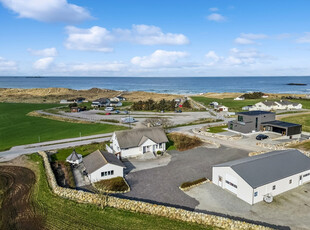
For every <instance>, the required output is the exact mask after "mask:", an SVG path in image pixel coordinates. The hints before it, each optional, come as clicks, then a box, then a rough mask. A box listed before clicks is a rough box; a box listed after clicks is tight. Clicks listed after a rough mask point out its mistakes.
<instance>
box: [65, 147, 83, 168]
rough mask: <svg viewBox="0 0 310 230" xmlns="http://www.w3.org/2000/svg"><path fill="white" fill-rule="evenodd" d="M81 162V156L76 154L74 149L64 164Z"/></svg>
mask: <svg viewBox="0 0 310 230" xmlns="http://www.w3.org/2000/svg"><path fill="white" fill-rule="evenodd" d="M82 161H83V158H82V155H81V154H78V153H77V152H76V151H75V149H74V150H73V152H72V153H71V154H70V155H69V156H68V157H67V158H66V162H69V163H70V164H76V165H78V164H80V163H81V162H82Z"/></svg>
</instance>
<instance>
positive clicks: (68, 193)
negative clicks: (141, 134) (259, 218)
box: [38, 151, 270, 230]
mask: <svg viewBox="0 0 310 230" xmlns="http://www.w3.org/2000/svg"><path fill="white" fill-rule="evenodd" d="M38 153H39V154H40V155H41V156H42V158H43V161H44V166H45V170H46V175H47V179H48V182H49V185H50V187H51V189H52V191H53V192H54V193H55V194H57V195H59V196H61V197H63V198H67V199H71V200H74V201H77V202H80V203H91V204H95V205H98V206H102V207H104V206H109V207H113V208H118V209H124V210H128V211H133V212H140V213H146V214H150V215H157V216H163V217H167V218H171V219H175V220H181V221H186V222H193V223H198V224H202V225H206V226H207V225H210V226H215V227H219V228H223V229H257V230H263V229H270V228H267V227H264V226H260V225H255V224H249V223H246V222H242V221H237V220H231V219H228V218H225V217H220V216H215V215H209V214H204V213H198V212H191V211H187V210H184V209H180V208H174V207H167V206H164V205H156V204H151V203H147V202H141V201H134V200H128V199H122V198H117V197H112V196H107V195H102V194H93V193H88V192H84V191H77V190H74V189H68V188H62V187H60V186H58V185H57V182H56V179H55V176H54V174H53V172H52V169H51V166H50V162H49V159H48V156H47V155H46V153H45V152H43V151H40V152H38Z"/></svg>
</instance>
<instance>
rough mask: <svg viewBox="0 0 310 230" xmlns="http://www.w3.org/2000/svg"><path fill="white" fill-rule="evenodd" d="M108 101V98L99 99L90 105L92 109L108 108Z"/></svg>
mask: <svg viewBox="0 0 310 230" xmlns="http://www.w3.org/2000/svg"><path fill="white" fill-rule="evenodd" d="M109 104H110V100H109V99H108V98H99V99H97V100H94V101H93V102H92V104H91V106H92V107H93V108H100V107H103V106H109Z"/></svg>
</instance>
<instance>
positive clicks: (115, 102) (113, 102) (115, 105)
mask: <svg viewBox="0 0 310 230" xmlns="http://www.w3.org/2000/svg"><path fill="white" fill-rule="evenodd" d="M122 105H123V103H122V102H120V101H110V106H112V107H120V106H122Z"/></svg>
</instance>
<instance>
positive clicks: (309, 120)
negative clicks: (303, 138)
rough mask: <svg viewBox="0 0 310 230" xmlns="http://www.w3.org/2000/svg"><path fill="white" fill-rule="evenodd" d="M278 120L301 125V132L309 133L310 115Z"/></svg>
mask: <svg viewBox="0 0 310 230" xmlns="http://www.w3.org/2000/svg"><path fill="white" fill-rule="evenodd" d="M280 120H281V121H286V122H291V123H295V124H301V125H302V130H303V131H305V132H310V114H303V115H294V116H290V117H284V118H281V119H280Z"/></svg>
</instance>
